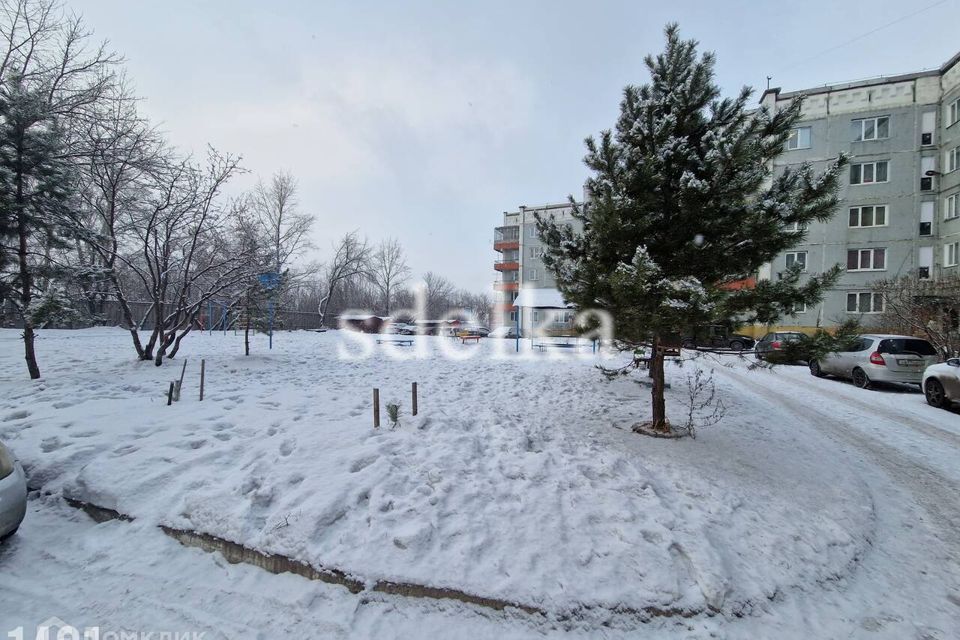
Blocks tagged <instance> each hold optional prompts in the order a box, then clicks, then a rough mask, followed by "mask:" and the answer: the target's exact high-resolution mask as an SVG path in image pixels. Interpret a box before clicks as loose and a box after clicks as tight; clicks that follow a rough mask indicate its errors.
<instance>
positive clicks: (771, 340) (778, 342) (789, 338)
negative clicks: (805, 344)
mask: <svg viewBox="0 0 960 640" xmlns="http://www.w3.org/2000/svg"><path fill="white" fill-rule="evenodd" d="M802 339H803V334H802V333H800V332H799V331H771V332H770V333H768V334H767V335H765V336H763V337H762V338H760V340H758V341H757V345H756V346H755V347H754V349H755V354H754V355H756V357H757V360H764V359H766V358H768V357H769V356H770V354H771V353H774V352H777V351H783V350H784V349H785V348H786V347H787V345H789V344H795V343H797V342H800V341H801V340H802Z"/></svg>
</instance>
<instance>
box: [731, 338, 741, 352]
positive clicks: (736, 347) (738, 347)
mask: <svg viewBox="0 0 960 640" xmlns="http://www.w3.org/2000/svg"><path fill="white" fill-rule="evenodd" d="M730 348H731V349H733V350H734V351H743V350H744V344H743V343H742V342H740V341H739V340H734V341H733V342H731V343H730Z"/></svg>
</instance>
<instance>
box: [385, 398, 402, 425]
mask: <svg viewBox="0 0 960 640" xmlns="http://www.w3.org/2000/svg"><path fill="white" fill-rule="evenodd" d="M387 419H388V420H389V421H390V428H391V429H396V428H397V427H398V426H400V404H399V403H397V402H388V403H387Z"/></svg>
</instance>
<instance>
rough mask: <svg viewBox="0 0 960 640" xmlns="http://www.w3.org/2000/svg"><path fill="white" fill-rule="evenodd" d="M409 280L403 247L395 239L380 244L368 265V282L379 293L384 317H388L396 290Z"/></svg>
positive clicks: (408, 268) (408, 269) (408, 270)
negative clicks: (371, 283)
mask: <svg viewBox="0 0 960 640" xmlns="http://www.w3.org/2000/svg"><path fill="white" fill-rule="evenodd" d="M409 278H410V267H408V266H407V261H406V259H405V258H404V256H403V247H402V246H400V241H399V240H397V239H396V238H388V239H387V240H384V241H382V242H381V243H380V245H379V246H378V247H377V250H376V251H375V252H374V254H373V256H372V260H371V264H370V281H371V282H373V284H374V286H375V287H376V288H377V290H378V291H379V292H380V296H381V299H382V305H383V310H384V315H388V316H389V315H390V305H391V303H392V301H393V297H394V296H395V295H396V290H397V288H398V287H401V286H403V285H404V283H406V281H407V280H409Z"/></svg>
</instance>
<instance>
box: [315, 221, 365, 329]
mask: <svg viewBox="0 0 960 640" xmlns="http://www.w3.org/2000/svg"><path fill="white" fill-rule="evenodd" d="M371 254H372V251H371V249H370V245H369V243H368V242H367V240H366V238H363V237H361V236H360V235H359V234H358V233H357V232H356V231H352V232H350V233H348V234H346V235H345V236H343V237H342V238H341V239H340V241H339V242H338V243H337V245H336V248H335V249H334V254H333V258H332V259H331V260H330V262H328V263H327V265H326V267H324V269H323V278H322V282H323V289H324V295H323V298H322V299H321V300H320V308H319V311H320V319H321V322H323V321H325V320H326V316H327V307H328V306H329V304H330V300H331V298H332V297H333V295H334V294H335V293H336V291H337V288H338V287H339V286H341V284H343V282H344V281H345V280H347V279H349V278H353V277H355V276H363V277H364V278H369V276H370V257H371Z"/></svg>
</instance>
